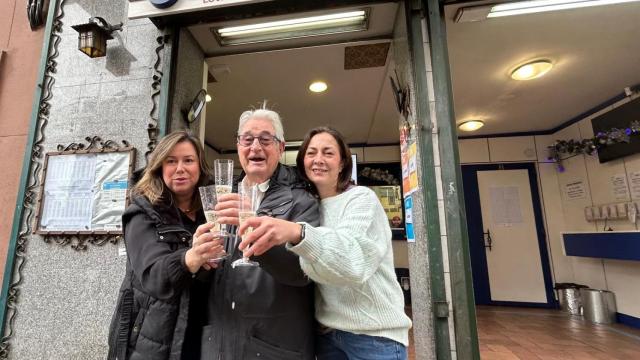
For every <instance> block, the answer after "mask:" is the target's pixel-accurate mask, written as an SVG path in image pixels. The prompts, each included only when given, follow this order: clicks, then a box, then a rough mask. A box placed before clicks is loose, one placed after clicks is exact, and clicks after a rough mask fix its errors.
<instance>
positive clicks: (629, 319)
mask: <svg viewBox="0 0 640 360" xmlns="http://www.w3.org/2000/svg"><path fill="white" fill-rule="evenodd" d="M616 320H617V321H618V322H619V323H620V324H625V325H628V326H631V327H634V328H638V329H640V319H638V318H637V317H633V316H631V315H626V314H621V313H616Z"/></svg>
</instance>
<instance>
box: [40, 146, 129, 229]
mask: <svg viewBox="0 0 640 360" xmlns="http://www.w3.org/2000/svg"><path fill="white" fill-rule="evenodd" d="M134 164H135V149H134V148H131V147H125V148H117V149H101V150H72V151H60V152H50V153H47V154H46V158H45V162H44V169H43V171H44V173H43V181H42V185H41V188H40V197H39V200H38V212H37V215H36V233H37V234H40V235H83V234H86V235H108V234H114V235H116V234H122V221H121V217H122V213H123V212H124V209H125V208H126V206H127V194H128V190H129V183H128V179H129V178H130V177H131V173H132V171H133V166H134Z"/></svg>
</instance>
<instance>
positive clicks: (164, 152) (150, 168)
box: [131, 130, 211, 207]
mask: <svg viewBox="0 0 640 360" xmlns="http://www.w3.org/2000/svg"><path fill="white" fill-rule="evenodd" d="M182 142H189V143H191V145H193V147H194V148H195V150H196V154H197V155H198V163H199V165H200V178H199V179H198V183H197V184H196V191H194V200H195V202H194V204H195V205H196V206H197V207H200V197H199V196H198V191H197V188H198V187H200V186H203V185H206V184H207V183H208V182H209V174H211V170H210V168H209V165H208V164H207V162H206V161H205V154H204V149H203V148H202V145H200V140H198V138H197V137H195V136H194V135H193V134H191V132H189V131H186V130H181V131H176V132H172V133H171V134H169V135H167V136H165V137H164V138H162V140H160V142H159V143H158V145H157V146H156V148H155V149H154V150H153V152H152V153H151V156H150V158H149V163H148V164H147V167H146V168H145V169H144V172H143V173H142V178H141V179H140V181H138V183H137V184H136V185H135V186H134V187H133V189H132V190H131V193H132V195H142V196H145V197H146V198H147V199H149V202H151V203H152V204H154V205H155V204H158V203H159V202H160V201H165V202H169V203H170V202H172V201H173V194H172V192H171V190H169V188H167V185H166V184H165V183H164V180H163V179H162V163H163V162H164V160H165V159H166V158H167V157H169V155H170V154H171V151H172V150H173V148H174V147H175V146H176V145H177V144H179V143H182Z"/></svg>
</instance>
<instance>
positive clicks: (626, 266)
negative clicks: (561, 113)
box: [459, 94, 640, 318]
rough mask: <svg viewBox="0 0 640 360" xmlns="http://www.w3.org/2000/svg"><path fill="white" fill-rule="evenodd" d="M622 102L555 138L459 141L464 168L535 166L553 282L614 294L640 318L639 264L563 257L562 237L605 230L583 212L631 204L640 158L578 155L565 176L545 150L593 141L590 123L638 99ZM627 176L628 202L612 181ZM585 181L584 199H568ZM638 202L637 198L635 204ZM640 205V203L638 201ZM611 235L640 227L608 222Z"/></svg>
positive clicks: (625, 310)
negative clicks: (560, 143)
mask: <svg viewBox="0 0 640 360" xmlns="http://www.w3.org/2000/svg"><path fill="white" fill-rule="evenodd" d="M639 96H640V94H639V95H634V96H633V97H630V98H626V99H624V100H621V101H619V102H617V103H615V104H613V105H611V106H609V107H607V108H605V109H603V110H602V111H600V112H597V113H594V114H592V115H590V116H588V117H586V118H584V119H582V120H580V121H579V122H577V123H574V124H573V125H571V126H568V127H566V128H564V129H562V130H560V131H558V132H556V133H555V134H552V135H545V136H521V137H501V138H480V139H461V140H460V141H459V146H460V159H461V163H463V164H469V163H501V162H525V161H529V162H531V161H534V162H536V168H537V170H538V186H539V187H540V190H541V191H540V193H541V199H540V200H541V203H542V205H543V210H544V218H545V219H544V220H545V228H546V235H547V245H548V249H549V250H550V257H551V267H552V272H553V275H554V280H555V282H576V283H580V284H585V285H588V286H589V287H592V288H598V289H605V290H610V291H612V292H614V293H615V296H616V303H617V306H618V312H620V313H623V314H626V315H630V316H633V317H636V318H638V317H640V303H639V302H638V301H637V299H638V297H639V296H640V282H638V281H637V279H639V278H640V262H637V261H622V260H607V259H596V258H584V257H571V256H565V255H564V248H563V245H562V238H561V233H562V232H574V231H588V232H598V231H604V229H605V223H604V222H603V221H597V222H588V221H586V220H585V217H584V208H585V207H586V206H592V205H603V204H608V203H615V202H625V201H631V200H632V199H631V197H630V195H629V194H631V192H630V189H629V184H630V183H631V181H630V180H631V177H630V174H631V173H632V172H637V171H640V154H635V155H632V156H628V157H625V158H622V159H618V160H614V161H611V162H607V163H604V164H600V162H599V161H598V158H597V156H588V155H587V156H585V155H578V156H574V157H571V158H569V159H566V160H563V162H562V165H563V167H564V171H559V170H558V167H557V165H556V164H555V163H552V162H550V161H549V160H548V150H547V147H548V146H549V145H551V144H553V142H554V141H556V140H568V139H576V140H580V139H585V138H590V137H592V136H593V131H592V128H591V119H593V118H595V117H597V116H599V115H601V114H603V113H605V112H607V111H611V110H612V109H614V108H616V107H618V106H620V105H622V104H624V103H626V102H628V101H631V100H632V99H635V98H637V97H639ZM615 175H624V176H625V177H626V180H627V194H628V195H627V197H626V198H622V197H616V195H615V194H614V193H613V190H612V177H613V176H615ZM575 181H583V182H584V184H585V187H586V189H587V190H588V191H587V192H586V194H585V196H584V198H581V199H568V198H567V197H566V196H565V194H564V191H563V190H564V189H565V186H566V185H567V184H568V183H572V182H575ZM633 200H636V199H633ZM638 200H640V199H638ZM609 227H611V228H612V229H613V230H620V231H624V230H638V225H637V224H633V223H630V222H629V221H627V220H609V221H607V223H606V228H609Z"/></svg>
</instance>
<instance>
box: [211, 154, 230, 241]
mask: <svg viewBox="0 0 640 360" xmlns="http://www.w3.org/2000/svg"><path fill="white" fill-rule="evenodd" d="M213 178H214V182H215V184H216V185H215V186H216V194H217V195H218V196H220V195H224V194H231V192H232V189H233V160H230V159H216V160H214V161H213ZM223 227H224V230H225V231H227V232H228V231H229V227H228V225H223Z"/></svg>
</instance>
